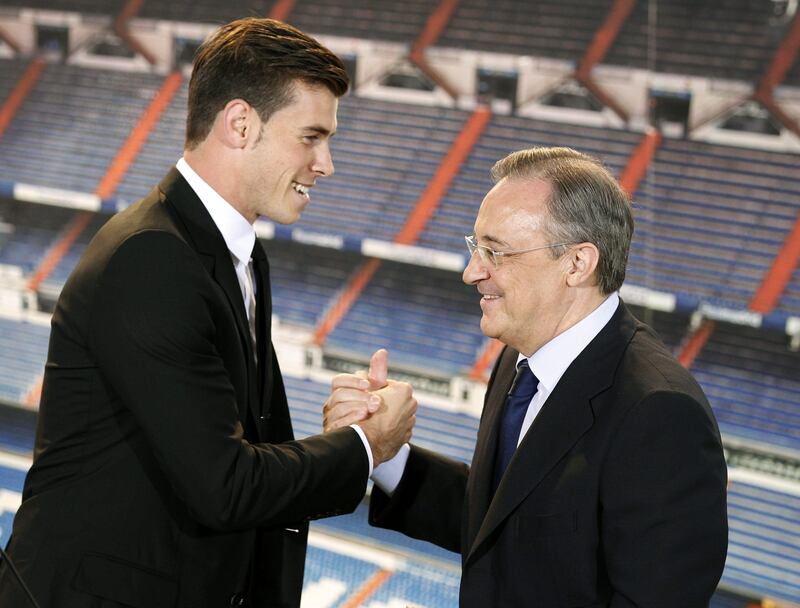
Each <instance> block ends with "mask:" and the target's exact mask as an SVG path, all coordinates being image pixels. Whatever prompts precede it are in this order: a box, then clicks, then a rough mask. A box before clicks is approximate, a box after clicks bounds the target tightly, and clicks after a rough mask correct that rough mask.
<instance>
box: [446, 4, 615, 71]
mask: <svg viewBox="0 0 800 608" xmlns="http://www.w3.org/2000/svg"><path fill="white" fill-rule="evenodd" d="M611 5H612V2H611V0H602V1H601V2H581V1H580V0H568V1H566V2H559V1H558V0H543V1H542V0H540V1H538V2H515V1H514V0H499V1H498V0H495V2H490V3H488V2H483V1H481V0H462V1H461V2H459V4H458V8H457V9H456V11H455V13H454V14H453V18H452V19H451V20H450V23H449V24H448V26H447V28H446V29H445V31H444V34H443V35H442V37H441V38H440V39H439V41H438V42H437V46H442V47H454V48H459V49H474V50H480V51H491V52H495V53H508V54H512V55H535V56H539V57H550V58H553V59H564V60H566V61H574V62H577V61H578V60H580V58H581V56H582V55H583V53H584V51H585V50H586V47H587V46H589V43H590V42H591V40H592V37H593V36H594V33H595V31H597V28H598V26H599V25H600V23H602V20H603V18H604V17H605V15H606V13H607V12H608V9H609V8H610V7H611Z"/></svg>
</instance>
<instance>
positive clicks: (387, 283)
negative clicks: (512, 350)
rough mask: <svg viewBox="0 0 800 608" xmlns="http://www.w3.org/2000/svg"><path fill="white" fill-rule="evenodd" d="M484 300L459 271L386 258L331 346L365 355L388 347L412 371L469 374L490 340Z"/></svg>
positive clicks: (393, 358) (331, 338) (397, 361)
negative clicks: (483, 323)
mask: <svg viewBox="0 0 800 608" xmlns="http://www.w3.org/2000/svg"><path fill="white" fill-rule="evenodd" d="M479 300H480V296H479V295H478V293H477V292H476V291H475V288H474V287H468V286H466V285H464V284H463V283H462V282H461V277H460V276H459V275H458V274H457V273H454V272H449V271H443V270H433V269H427V268H421V267H413V266H408V265H404V264H398V263H395V262H383V264H382V265H381V268H380V269H379V270H378V272H377V273H376V274H375V276H374V277H373V278H372V281H370V283H369V285H368V286H367V288H366V289H365V290H364V292H363V293H362V294H361V297H359V299H358V300H357V301H356V303H355V304H354V305H353V307H352V308H351V309H350V311H349V312H348V314H347V315H346V316H345V317H344V319H342V321H341V322H340V323H339V325H338V326H337V327H336V329H335V330H334V332H333V333H332V334H331V335H330V336H329V337H328V341H327V343H326V345H325V347H326V350H329V351H337V352H344V353H351V354H353V353H355V354H358V355H359V358H361V359H368V358H369V356H370V355H371V354H372V353H373V352H374V351H375V350H376V349H377V348H379V347H385V348H386V349H388V351H389V353H390V356H391V359H390V360H391V361H392V362H393V363H395V364H397V365H398V366H399V367H402V368H404V369H406V370H409V371H417V372H423V373H425V374H433V375H441V376H445V377H450V376H453V375H457V374H465V373H466V372H468V371H469V369H470V368H471V367H472V364H473V363H474V361H475V359H476V358H477V356H478V354H479V351H480V349H481V347H482V345H483V342H484V337H483V334H481V333H480V329H479V326H478V322H479V320H480V314H481V311H480V307H479Z"/></svg>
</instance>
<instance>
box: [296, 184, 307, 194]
mask: <svg viewBox="0 0 800 608" xmlns="http://www.w3.org/2000/svg"><path fill="white" fill-rule="evenodd" d="M292 188H294V189H295V190H296V191H297V192H299V193H300V194H308V190H309V187H308V186H304V185H303V184H298V183H297V182H292Z"/></svg>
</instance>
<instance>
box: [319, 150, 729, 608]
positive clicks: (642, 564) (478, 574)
mask: <svg viewBox="0 0 800 608" xmlns="http://www.w3.org/2000/svg"><path fill="white" fill-rule="evenodd" d="M493 176H494V178H495V180H496V185H495V186H494V188H493V189H492V190H491V191H490V192H489V193H488V194H487V195H486V198H485V199H484V201H483V203H482V204H481V207H480V211H479V213H478V217H477V220H476V222H475V232H474V234H472V235H470V236H468V237H467V245H468V247H469V251H470V253H471V254H472V258H471V260H470V262H469V264H468V266H467V268H466V270H465V271H464V281H465V282H467V283H469V284H471V285H475V286H476V287H477V289H478V292H479V293H480V294H481V302H480V305H481V309H482V311H483V316H482V317H481V329H482V330H483V333H485V334H486V335H487V336H491V337H494V338H498V339H499V340H501V341H502V342H504V343H505V344H506V348H505V349H504V350H503V352H502V353H501V355H500V357H499V359H498V361H497V364H496V365H495V368H494V371H493V372H492V376H491V379H490V381H489V386H488V389H487V393H486V399H485V402H484V409H483V415H482V417H481V423H480V429H479V431H478V440H477V445H476V448H475V454H474V456H473V459H472V466H471V468H468V467H467V466H466V465H464V464H461V463H458V462H454V461H452V460H448V459H446V458H443V457H442V456H440V455H438V454H436V453H433V452H431V451H428V450H425V449H422V448H419V447H416V446H410V447H408V446H404V448H403V449H402V450H401V451H400V452H399V453H398V455H397V456H396V457H395V458H394V459H393V460H391V461H389V462H387V463H385V464H384V465H382V466H381V467H379V468H378V469H376V471H375V474H374V475H373V479H375V481H376V485H377V489H376V490H375V491H374V492H373V494H372V500H371V505H370V522H371V523H372V524H374V525H377V526H383V527H388V528H393V529H396V530H400V531H402V532H404V533H406V534H408V535H410V536H413V537H416V538H421V539H425V540H429V541H432V542H434V543H436V544H438V545H441V546H442V547H445V548H447V549H451V550H453V551H457V552H460V553H461V556H462V565H463V573H462V579H461V594H460V605H461V606H462V607H465V608H473V607H474V608H486V607H493V606H497V607H517V606H518V607H522V606H525V607H528V606H536V607H542V608H556V607H558V608H565V607H576V608H577V607H592V608H600V607H609V608H623V607H624V608H628V607H634V606H636V607H642V608H655V607H664V608H667V607H674V606H680V607H681V608H701V607H706V606H708V602H709V599H710V597H711V595H712V593H713V592H714V589H715V587H716V584H717V582H718V581H719V577H720V575H721V573H722V568H723V565H724V563H725V554H726V547H727V517H726V499H725V486H726V467H725V460H724V456H723V452H722V445H721V441H720V435H719V431H718V428H717V424H716V421H715V420H714V416H713V414H712V412H711V409H710V407H709V405H708V402H707V401H706V398H705V396H704V395H703V391H702V390H701V389H700V387H699V386H698V384H697V383H696V382H695V380H694V379H693V378H692V377H691V376H690V375H689V373H688V372H687V371H686V370H685V369H684V368H683V367H681V366H680V365H679V364H678V363H677V362H676V361H675V359H674V358H673V357H672V356H671V355H670V353H669V352H668V351H667V350H666V348H665V347H664V345H663V344H662V342H661V340H660V339H659V338H658V337H657V336H656V334H655V333H654V332H653V331H652V330H651V329H650V328H648V327H647V326H645V325H643V324H642V323H640V322H639V321H637V320H636V319H635V318H634V317H633V316H632V315H631V314H630V312H628V310H627V308H626V307H625V305H624V304H623V303H622V301H621V300H620V299H619V296H618V295H617V291H618V290H619V288H620V286H621V285H622V281H623V279H624V277H625V266H626V262H627V257H628V248H629V245H630V240H631V235H632V232H633V220H632V216H631V210H630V204H629V201H628V198H627V196H626V195H625V193H624V192H623V191H622V190H621V189H620V187H619V185H618V184H617V183H616V181H615V180H614V179H613V177H612V176H611V175H610V174H609V173H608V172H607V171H606V170H605V169H604V168H603V167H602V166H601V165H600V164H599V163H598V162H597V161H595V160H594V159H592V158H590V157H588V156H586V155H583V154H580V153H578V152H575V151H573V150H570V149H566V148H537V149H530V150H523V151H520V152H516V153H514V154H511V155H510V156H508V157H506V158H505V159H503V160H501V161H500V162H498V163H497V164H496V165H495V167H494V169H493ZM372 375H373V376H375V377H374V378H373V381H372V384H373V386H374V387H378V386H382V385H383V383H382V380H383V378H384V374H383V373H375V372H374V371H373V374H372ZM356 382H357V378H356V377H353V376H340V377H337V379H336V383H335V385H334V386H335V389H336V390H335V391H334V393H333V395H332V397H331V400H330V401H329V402H328V404H326V428H328V429H334V428H337V427H338V426H340V425H341V424H345V423H350V422H353V421H356V420H360V419H362V418H363V417H364V416H365V415H366V410H365V407H364V406H363V405H362V404H360V403H359V402H358V400H357V399H356V398H354V397H353V393H354V392H355V391H356V389H355V388H354V386H355V383H356Z"/></svg>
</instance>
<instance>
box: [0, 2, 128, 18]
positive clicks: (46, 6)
mask: <svg viewBox="0 0 800 608" xmlns="http://www.w3.org/2000/svg"><path fill="white" fill-rule="evenodd" d="M124 6H125V0H3V7H4V8H5V7H9V8H11V7H14V8H20V9H40V10H50V11H68V12H73V13H86V14H89V15H110V16H114V15H118V14H119V13H120V11H122V8H123V7H124Z"/></svg>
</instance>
